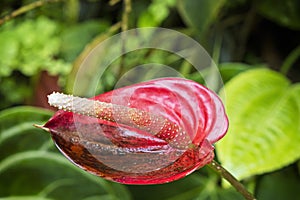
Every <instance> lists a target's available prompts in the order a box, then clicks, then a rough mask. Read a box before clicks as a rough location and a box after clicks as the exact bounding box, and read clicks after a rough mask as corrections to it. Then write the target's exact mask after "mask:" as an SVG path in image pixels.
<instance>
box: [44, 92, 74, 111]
mask: <svg viewBox="0 0 300 200" xmlns="http://www.w3.org/2000/svg"><path fill="white" fill-rule="evenodd" d="M72 101H73V95H66V94H62V93H59V92H53V93H52V94H50V95H48V103H49V105H50V106H54V107H57V108H58V109H63V108H66V107H69V106H70V103H71V102H72Z"/></svg>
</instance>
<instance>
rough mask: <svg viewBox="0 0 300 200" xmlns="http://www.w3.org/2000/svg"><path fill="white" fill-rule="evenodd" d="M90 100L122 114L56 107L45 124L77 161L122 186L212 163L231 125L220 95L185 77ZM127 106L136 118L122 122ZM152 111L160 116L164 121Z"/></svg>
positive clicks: (162, 178) (179, 174) (169, 176)
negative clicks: (155, 118)
mask: <svg viewBox="0 0 300 200" xmlns="http://www.w3.org/2000/svg"><path fill="white" fill-rule="evenodd" d="M92 99H93V100H94V101H100V102H106V103H111V104H109V105H112V107H113V106H114V105H119V106H122V107H121V108H120V109H119V108H118V109H116V110H117V111H118V112H117V111H116V110H113V111H114V112H106V110H105V109H106V107H105V109H103V108H97V111H95V112H96V113H97V114H98V112H99V113H100V114H99V115H101V116H102V117H100V118H96V117H91V116H87V115H88V114H86V115H83V114H76V112H75V113H73V112H68V111H58V112H57V113H56V114H55V115H54V116H53V117H52V118H51V119H50V120H49V121H48V122H47V123H46V124H45V125H44V127H45V128H48V129H49V130H50V132H51V135H52V138H53V140H54V142H55V144H56V145H57V147H58V148H59V149H60V151H61V152H62V153H63V154H64V155H65V156H66V157H68V158H69V159H70V160H71V161H72V162H73V163H74V164H76V165H77V166H79V167H81V168H82V169H84V170H86V171H89V172H90V173H93V174H96V175H98V176H100V177H103V178H105V179H108V180H112V181H116V182H120V183H124V184H159V183H166V182H171V181H174V180H177V179H180V178H182V177H185V176H186V175H188V174H190V173H192V172H193V171H194V170H196V169H198V168H200V167H202V166H204V165H206V164H207V163H209V162H211V161H212V159H213V157H214V154H213V146H212V144H213V143H215V142H216V141H218V140H219V139H220V138H222V137H223V136H224V134H225V133H226V131H227V127H228V120H227V117H226V114H225V111H224V108H223V105H222V102H221V101H220V99H219V98H218V97H217V95H216V94H215V93H214V92H212V91H210V90H209V89H207V88H206V87H204V86H202V85H200V84H198V83H196V82H193V81H190V80H186V79H182V78H161V79H155V80H151V81H148V82H143V83H139V84H135V85H131V86H127V87H123V88H119V89H116V90H113V91H110V92H107V93H104V94H101V95H98V96H96V97H94V98H92ZM83 106H85V105H83ZM123 108H124V109H123ZM125 108H130V109H131V108H135V109H136V110H137V111H135V113H134V114H132V116H133V117H132V116H131V118H130V119H132V122H128V123H127V121H128V119H127V118H126V120H127V121H126V120H123V121H122V119H123V118H124V115H127V113H129V115H131V113H130V112H131V110H129V111H128V110H126V109H125ZM109 109H111V107H110V108H109ZM125 110H126V111H125ZM101 112H102V114H101ZM87 113H89V112H87ZM124 113H125V114H124ZM152 114H154V116H160V117H161V118H159V117H158V118H157V121H160V122H155V120H154V117H152V118H151V116H152ZM105 115H107V116H105ZM112 115H113V116H112ZM97 116H98V115H97ZM149 116H150V117H149ZM106 119H109V120H106ZM158 119H159V120H158ZM162 119H164V120H162ZM124 121H125V122H124ZM161 121H163V122H161ZM135 122H136V123H138V124H137V125H135V124H134V123H135ZM155 123H157V124H164V125H163V126H158V125H157V126H154V125H153V124H155ZM149 124H150V125H149ZM142 126H144V127H142ZM154 127H155V129H154Z"/></svg>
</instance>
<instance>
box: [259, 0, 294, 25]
mask: <svg viewBox="0 0 300 200" xmlns="http://www.w3.org/2000/svg"><path fill="white" fill-rule="evenodd" d="M256 6H257V8H258V10H259V12H260V13H261V14H262V15H264V16H265V17H267V18H269V19H270V20H273V21H275V22H276V23H278V24H280V25H282V26H286V27H288V28H291V29H297V30H299V29H300V23H299V21H300V12H299V9H300V1H299V0H285V1H281V0H275V1H274V0H264V1H256Z"/></svg>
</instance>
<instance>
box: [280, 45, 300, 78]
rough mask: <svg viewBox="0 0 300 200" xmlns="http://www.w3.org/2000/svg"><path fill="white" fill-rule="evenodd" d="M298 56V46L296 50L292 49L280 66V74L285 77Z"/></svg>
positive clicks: (299, 48)
mask: <svg viewBox="0 0 300 200" xmlns="http://www.w3.org/2000/svg"><path fill="white" fill-rule="evenodd" d="M299 56H300V46H298V47H297V48H296V49H294V50H293V51H292V52H291V53H290V55H289V56H288V57H287V58H286V59H285V61H284V62H283V64H282V67H281V69H280V71H281V73H282V74H284V75H286V74H287V73H288V71H289V69H290V68H291V67H292V66H293V64H294V63H295V62H296V60H297V59H298V58H299Z"/></svg>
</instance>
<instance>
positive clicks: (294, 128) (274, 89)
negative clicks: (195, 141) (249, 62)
mask: <svg viewBox="0 0 300 200" xmlns="http://www.w3.org/2000/svg"><path fill="white" fill-rule="evenodd" d="M221 94H222V96H223V99H224V101H225V106H226V110H227V114H228V117H229V123H230V125H229V130H228V133H227V135H226V136H225V137H224V138H223V139H222V140H221V141H220V142H219V143H217V155H218V158H219V159H220V161H221V163H222V164H223V165H224V167H225V168H227V169H228V170H229V171H230V172H231V173H233V174H234V175H235V176H237V177H238V178H239V179H243V178H246V177H249V176H252V175H256V174H262V173H266V172H270V171H273V170H276V169H280V168H282V167H283V166H286V165H288V164H290V163H293V162H295V161H296V160H297V159H299V158H300V145H299V143H300V134H299V132H300V85H299V84H296V85H290V82H289V80H287V79H286V78H285V77H284V76H282V75H281V74H279V73H277V72H274V71H271V70H268V69H255V70H249V71H247V72H244V73H241V74H239V75H238V76H236V77H235V78H233V79H231V80H230V81H229V82H228V83H227V84H226V85H225V89H224V90H223V91H222V93H221ZM225 97H226V98H225Z"/></svg>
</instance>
